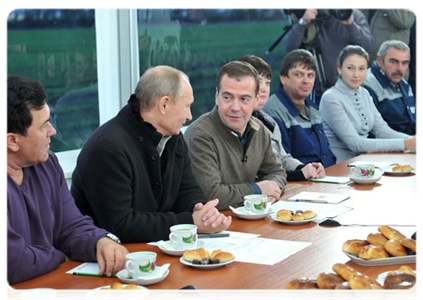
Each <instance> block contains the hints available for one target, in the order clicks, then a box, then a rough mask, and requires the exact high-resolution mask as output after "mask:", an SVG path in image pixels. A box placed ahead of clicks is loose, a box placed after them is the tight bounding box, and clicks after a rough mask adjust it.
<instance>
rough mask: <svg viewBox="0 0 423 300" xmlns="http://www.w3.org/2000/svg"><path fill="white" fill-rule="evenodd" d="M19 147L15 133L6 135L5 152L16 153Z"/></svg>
mask: <svg viewBox="0 0 423 300" xmlns="http://www.w3.org/2000/svg"><path fill="white" fill-rule="evenodd" d="M19 145H20V139H19V136H18V135H17V134H16V133H8V134H7V150H9V151H12V152H18V151H19V148H20V147H19Z"/></svg>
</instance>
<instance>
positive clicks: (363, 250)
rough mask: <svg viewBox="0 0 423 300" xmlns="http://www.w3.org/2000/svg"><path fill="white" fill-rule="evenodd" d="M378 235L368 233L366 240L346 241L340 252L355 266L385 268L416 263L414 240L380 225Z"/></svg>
mask: <svg viewBox="0 0 423 300" xmlns="http://www.w3.org/2000/svg"><path fill="white" fill-rule="evenodd" d="M378 231H379V232H378V233H370V234H369V235H368V236H367V239H366V240H360V239H352V240H347V241H345V242H344V243H343V245H342V251H344V253H345V254H346V255H347V256H348V257H349V258H350V259H351V260H352V261H353V262H354V263H356V264H358V265H362V266H385V265H394V264H409V263H415V262H416V240H415V239H413V238H408V237H406V236H405V235H404V234H402V233H401V232H399V231H398V230H396V229H394V228H392V227H390V226H387V225H382V226H379V227H378Z"/></svg>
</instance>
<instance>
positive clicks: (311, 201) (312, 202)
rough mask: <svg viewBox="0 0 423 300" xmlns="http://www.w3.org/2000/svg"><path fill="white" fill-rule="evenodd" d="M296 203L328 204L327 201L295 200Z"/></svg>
mask: <svg viewBox="0 0 423 300" xmlns="http://www.w3.org/2000/svg"><path fill="white" fill-rule="evenodd" d="M295 202H310V203H328V202H327V201H325V200H310V199H295Z"/></svg>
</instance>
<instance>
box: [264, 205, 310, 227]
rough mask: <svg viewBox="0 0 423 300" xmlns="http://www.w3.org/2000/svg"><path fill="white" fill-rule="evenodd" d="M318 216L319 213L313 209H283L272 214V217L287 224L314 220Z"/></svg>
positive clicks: (298, 223) (299, 223)
mask: <svg viewBox="0 0 423 300" xmlns="http://www.w3.org/2000/svg"><path fill="white" fill-rule="evenodd" d="M316 216H317V214H316V213H315V212H313V211H311V210H306V211H302V210H297V211H295V212H294V211H292V210H289V209H281V210H278V211H277V212H276V213H275V214H272V215H271V218H272V219H273V220H275V221H277V222H280V223H283V224H286V225H301V224H305V223H308V222H311V221H313V219H314V218H316Z"/></svg>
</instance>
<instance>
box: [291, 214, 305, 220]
mask: <svg viewBox="0 0 423 300" xmlns="http://www.w3.org/2000/svg"><path fill="white" fill-rule="evenodd" d="M292 221H304V216H303V214H302V213H296V214H294V215H293V216H292Z"/></svg>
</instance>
